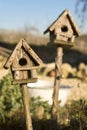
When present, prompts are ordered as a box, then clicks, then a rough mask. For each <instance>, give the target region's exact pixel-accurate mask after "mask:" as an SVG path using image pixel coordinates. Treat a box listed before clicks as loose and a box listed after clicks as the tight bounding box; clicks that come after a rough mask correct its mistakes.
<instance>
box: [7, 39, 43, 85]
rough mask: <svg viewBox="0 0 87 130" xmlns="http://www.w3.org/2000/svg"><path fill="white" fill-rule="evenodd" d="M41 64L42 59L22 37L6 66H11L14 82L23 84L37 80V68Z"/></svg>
mask: <svg viewBox="0 0 87 130" xmlns="http://www.w3.org/2000/svg"><path fill="white" fill-rule="evenodd" d="M40 64H42V60H41V59H40V58H39V57H38V56H37V55H36V53H35V52H34V51H33V50H32V49H31V48H30V46H29V45H28V44H27V42H26V41H25V40H24V39H22V40H20V42H19V43H18V44H17V46H16V47H15V49H14V51H13V52H12V54H11V56H10V57H9V58H8V60H7V61H6V64H5V68H9V67H11V70H12V74H13V83H14V84H16V83H19V84H21V83H29V82H36V81H37V75H36V69H37V68H38V66H39V65H40Z"/></svg>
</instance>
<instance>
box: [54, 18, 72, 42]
mask: <svg viewBox="0 0 87 130" xmlns="http://www.w3.org/2000/svg"><path fill="white" fill-rule="evenodd" d="M54 30H55V39H54V40H60V41H66V42H68V41H69V42H74V39H73V41H72V37H73V35H74V32H73V26H72V24H71V23H70V20H69V18H68V16H67V15H66V16H63V17H62V18H60V19H59V21H58V22H57V24H56V27H55V29H54Z"/></svg>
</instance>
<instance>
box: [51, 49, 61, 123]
mask: <svg viewBox="0 0 87 130" xmlns="http://www.w3.org/2000/svg"><path fill="white" fill-rule="evenodd" d="M62 56H63V48H62V47H58V48H57V57H56V58H55V83H54V90H53V105H52V118H53V119H54V120H57V122H58V119H59V108H58V107H59V106H58V105H59V104H58V96H59V87H60V81H61V78H62V72H61V65H62Z"/></svg>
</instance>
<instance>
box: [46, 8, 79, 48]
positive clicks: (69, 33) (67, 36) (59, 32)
mask: <svg viewBox="0 0 87 130" xmlns="http://www.w3.org/2000/svg"><path fill="white" fill-rule="evenodd" d="M47 32H49V33H50V41H51V42H53V43H56V44H58V45H59V46H73V45H74V40H75V37H77V36H79V34H80V32H79V29H78V27H77V25H76V23H75V21H74V19H73V17H72V16H71V14H70V12H69V11H68V10H65V11H63V13H62V14H61V15H60V16H59V17H58V18H57V20H55V21H54V22H53V23H52V24H51V26H49V27H48V29H47V30H46V31H45V32H44V34H45V33H47Z"/></svg>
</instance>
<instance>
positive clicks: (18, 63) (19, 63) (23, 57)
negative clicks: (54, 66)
mask: <svg viewBox="0 0 87 130" xmlns="http://www.w3.org/2000/svg"><path fill="white" fill-rule="evenodd" d="M36 64H37V63H36V62H35V61H34V59H33V58H32V57H31V56H30V55H29V53H27V52H26V50H25V49H24V48H23V47H22V48H20V49H19V50H18V51H17V54H16V57H15V59H14V61H13V66H12V69H13V70H17V69H18V70H19V69H20V70H29V68H31V67H34V66H35V65H36Z"/></svg>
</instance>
